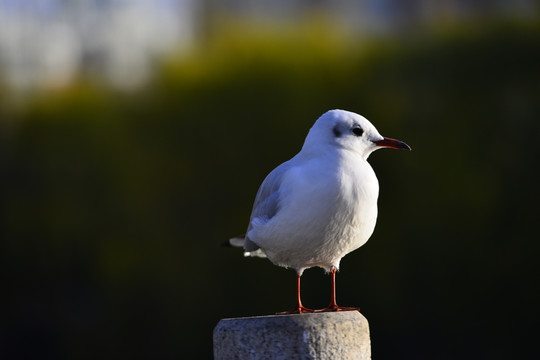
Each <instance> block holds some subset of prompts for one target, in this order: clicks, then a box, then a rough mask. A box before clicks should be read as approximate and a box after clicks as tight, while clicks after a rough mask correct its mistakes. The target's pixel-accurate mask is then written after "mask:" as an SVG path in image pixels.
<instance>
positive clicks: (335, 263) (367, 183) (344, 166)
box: [230, 110, 411, 313]
mask: <svg viewBox="0 0 540 360" xmlns="http://www.w3.org/2000/svg"><path fill="white" fill-rule="evenodd" d="M383 147H386V148H394V149H407V150H410V149H411V148H410V147H409V146H408V145H407V144H405V143H404V142H402V141H399V140H395V139H391V138H386V137H383V136H381V135H380V134H379V132H378V131H377V129H375V127H374V126H373V125H372V124H371V123H370V122H369V121H368V120H367V119H366V118H364V117H363V116H361V115H358V114H355V113H353V112H349V111H344V110H331V111H328V112H326V113H325V114H323V115H322V116H321V117H320V118H319V119H318V120H317V121H316V122H315V124H314V125H313V127H312V128H311V130H310V131H309V133H308V135H307V137H306V139H305V142H304V145H303V147H302V149H301V150H300V152H299V153H298V154H296V156H294V157H293V158H292V159H290V160H289V161H286V162H284V163H283V164H281V165H279V166H278V167H277V168H275V169H274V170H273V171H272V172H270V174H268V176H267V177H266V179H264V181H263V183H262V185H261V186H260V188H259V191H258V192H257V196H256V197H255V202H254V205H253V210H252V213H251V217H250V221H249V226H248V229H247V232H246V235H245V236H244V237H241V238H233V239H231V240H230V243H231V245H233V246H239V247H243V248H244V254H245V255H246V256H262V257H264V256H266V257H268V259H269V260H270V261H271V262H272V263H274V264H276V265H279V266H284V267H287V268H293V269H294V270H296V279H297V282H296V284H297V289H296V290H297V294H296V295H297V296H296V307H295V308H294V309H293V310H291V311H288V312H285V313H304V312H312V311H313V310H311V309H308V308H306V307H304V306H303V305H302V301H301V299H300V277H301V276H302V273H303V272H304V270H305V269H308V268H310V267H314V266H318V267H321V268H323V269H325V270H326V271H329V272H330V274H331V280H332V287H331V289H332V292H331V301H330V305H329V306H328V307H327V308H325V309H322V310H317V311H340V310H353V309H356V308H345V307H340V306H338V305H337V303H336V296H335V274H336V271H337V270H338V269H339V263H340V260H341V258H343V257H344V256H345V255H347V254H348V253H350V252H351V251H353V250H356V249H358V248H359V247H360V246H362V245H364V244H365V243H366V241H367V240H368V239H369V237H370V236H371V234H372V233H373V230H374V228H375V223H376V220H377V198H378V195H379V182H378V180H377V177H376V176H375V172H374V171H373V169H372V168H371V166H370V165H369V163H368V162H367V159H368V156H369V155H370V154H371V153H372V152H373V151H375V150H377V149H380V148H383Z"/></svg>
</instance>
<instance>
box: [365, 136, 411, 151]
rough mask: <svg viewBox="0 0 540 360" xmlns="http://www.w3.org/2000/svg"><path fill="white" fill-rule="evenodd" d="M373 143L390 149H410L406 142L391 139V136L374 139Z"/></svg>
mask: <svg viewBox="0 0 540 360" xmlns="http://www.w3.org/2000/svg"><path fill="white" fill-rule="evenodd" d="M374 143H375V145H377V146H382V147H387V148H391V149H405V150H411V147H410V146H409V145H407V144H405V143H404V142H403V141H399V140H396V139H391V138H387V137H385V138H383V139H382V140H379V141H374Z"/></svg>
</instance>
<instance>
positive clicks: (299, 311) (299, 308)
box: [276, 273, 313, 315]
mask: <svg viewBox="0 0 540 360" xmlns="http://www.w3.org/2000/svg"><path fill="white" fill-rule="evenodd" d="M301 276H302V275H300V274H298V273H297V274H296V307H295V308H294V309H292V310H289V311H283V312H278V313H277V314H276V315H286V314H303V313H310V312H313V310H311V309H308V308H306V307H304V305H302V300H301V299H300V277H301Z"/></svg>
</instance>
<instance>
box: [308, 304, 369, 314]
mask: <svg viewBox="0 0 540 360" xmlns="http://www.w3.org/2000/svg"><path fill="white" fill-rule="evenodd" d="M337 311H360V308H357V307H349V306H337V305H330V306H328V307H325V308H324V309H320V310H315V311H314V312H316V313H321V312H337Z"/></svg>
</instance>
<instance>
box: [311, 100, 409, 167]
mask: <svg viewBox="0 0 540 360" xmlns="http://www.w3.org/2000/svg"><path fill="white" fill-rule="evenodd" d="M325 145H326V146H334V147H338V148H342V149H346V150H350V151H353V152H356V153H358V154H360V155H361V156H362V157H363V158H364V159H367V158H368V156H369V155H370V154H371V153H372V152H373V151H375V150H377V149H381V148H391V149H406V150H411V148H410V146H409V145H407V144H405V143H404V142H402V141H400V140H396V139H391V138H387V137H384V136H382V135H381V134H379V132H378V131H377V129H376V128H375V126H373V124H371V123H370V122H369V121H368V120H367V119H366V118H365V117H363V116H361V115H358V114H356V113H353V112H350V111H345V110H330V111H328V112H326V113H324V114H323V115H322V116H321V117H320V118H319V119H318V120H317V121H316V122H315V124H314V125H313V127H312V128H311V130H310V131H309V134H308V136H307V137H306V141H305V143H304V147H303V149H305V150H307V151H310V150H314V149H319V150H321V148H322V147H323V146H325Z"/></svg>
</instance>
